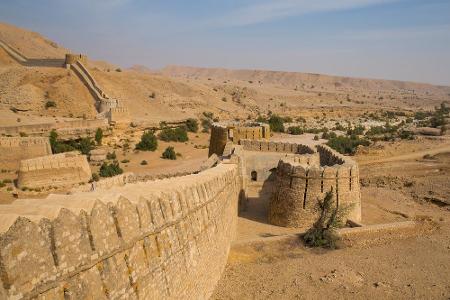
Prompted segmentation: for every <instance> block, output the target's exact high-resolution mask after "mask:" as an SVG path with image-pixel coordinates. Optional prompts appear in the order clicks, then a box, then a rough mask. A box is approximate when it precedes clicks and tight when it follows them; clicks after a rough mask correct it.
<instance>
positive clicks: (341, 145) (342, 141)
mask: <svg viewBox="0 0 450 300" xmlns="http://www.w3.org/2000/svg"><path fill="white" fill-rule="evenodd" d="M327 145H328V146H330V147H331V148H333V149H334V150H336V151H338V152H339V153H341V154H350V155H354V154H355V153H356V149H357V148H358V146H359V145H363V146H369V145H370V142H369V141H368V140H366V139H361V138H359V137H358V136H356V135H352V136H336V137H333V138H330V139H329V140H328V142H327Z"/></svg>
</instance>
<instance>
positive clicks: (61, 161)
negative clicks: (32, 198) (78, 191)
mask: <svg viewBox="0 0 450 300" xmlns="http://www.w3.org/2000/svg"><path fill="white" fill-rule="evenodd" d="M91 176H92V173H91V169H90V167H89V163H88V161H87V158H86V156H84V155H79V154H76V153H73V152H68V153H61V154H56V155H49V156H42V157H38V158H32V159H26V160H22V161H21V162H20V167H19V176H18V179H17V185H18V187H20V188H22V187H28V188H41V187H49V186H68V185H73V184H77V183H83V182H84V183H85V182H88V181H89V180H90V179H91Z"/></svg>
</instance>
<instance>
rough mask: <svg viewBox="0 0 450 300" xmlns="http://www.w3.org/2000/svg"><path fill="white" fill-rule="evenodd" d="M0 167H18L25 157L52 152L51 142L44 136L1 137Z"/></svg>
mask: <svg viewBox="0 0 450 300" xmlns="http://www.w3.org/2000/svg"><path fill="white" fill-rule="evenodd" d="M0 153H1V155H0V168H1V169H14V170H16V169H18V168H19V163H20V161H21V160H23V159H29V158H34V157H39V156H45V155H50V154H52V150H51V148H50V142H49V139H48V138H44V137H0Z"/></svg>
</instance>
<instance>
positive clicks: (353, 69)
mask: <svg viewBox="0 0 450 300" xmlns="http://www.w3.org/2000/svg"><path fill="white" fill-rule="evenodd" d="M0 20H1V21H4V22H8V23H12V24H15V25H17V26H21V27H26V28H28V29H31V30H34V31H38V32H40V33H42V34H44V35H46V36H47V37H49V38H50V39H52V40H54V41H56V42H58V43H60V44H61V45H63V46H65V47H68V48H70V49H72V50H74V51H76V52H83V53H86V54H88V55H89V56H90V57H92V58H94V59H104V60H108V61H110V62H112V63H116V64H119V65H121V66H123V67H128V66H131V65H133V64H142V65H146V66H148V67H150V68H160V67H163V66H165V65H168V64H180V65H192V66H203V67H227V68H246V69H247V68H252V69H253V68H257V69H271V70H285V71H299V72H312V73H326V74H336V75H348V76H358V77H371V78H386V79H400V80H413V81H421V82H431V83H436V84H444V85H450V1H449V0H428V1H425V0H422V1H419V0H241V1H237V0H227V1H217V0H209V1H207V0H200V1H192V0H191V1H187V0H184V1H181V0H172V1H170V0H161V1H160V0H154V1H152V0H71V1H69V0H0Z"/></svg>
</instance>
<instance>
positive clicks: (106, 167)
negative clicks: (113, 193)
mask: <svg viewBox="0 0 450 300" xmlns="http://www.w3.org/2000/svg"><path fill="white" fill-rule="evenodd" d="M122 173H123V170H122V168H121V167H120V166H119V163H118V162H113V163H111V164H107V163H106V162H104V163H103V164H102V166H101V167H100V171H99V174H100V176H101V177H113V176H116V175H119V174H122Z"/></svg>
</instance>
